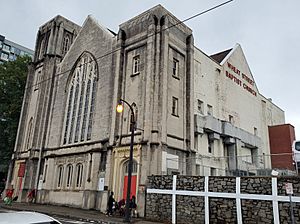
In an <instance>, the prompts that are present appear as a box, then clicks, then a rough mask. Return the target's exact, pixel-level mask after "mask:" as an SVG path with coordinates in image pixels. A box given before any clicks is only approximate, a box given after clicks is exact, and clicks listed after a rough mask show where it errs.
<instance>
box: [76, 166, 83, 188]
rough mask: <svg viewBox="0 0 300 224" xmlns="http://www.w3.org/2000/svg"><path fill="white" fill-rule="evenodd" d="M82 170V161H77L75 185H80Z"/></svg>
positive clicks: (78, 186)
mask: <svg viewBox="0 0 300 224" xmlns="http://www.w3.org/2000/svg"><path fill="white" fill-rule="evenodd" d="M82 172H83V165H82V163H78V164H77V165H76V187H77V188H80V187H82Z"/></svg>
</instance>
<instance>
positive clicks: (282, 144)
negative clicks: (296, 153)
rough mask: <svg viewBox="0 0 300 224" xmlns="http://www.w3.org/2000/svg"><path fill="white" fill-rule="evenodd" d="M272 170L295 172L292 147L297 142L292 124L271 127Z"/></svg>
mask: <svg viewBox="0 0 300 224" xmlns="http://www.w3.org/2000/svg"><path fill="white" fill-rule="evenodd" d="M269 140H270V150H271V154H272V157H271V160H272V168H274V169H279V170H295V165H294V160H293V151H292V145H293V142H294V141H295V130H294V127H293V126H292V125H290V124H282V125H274V126H270V127H269Z"/></svg>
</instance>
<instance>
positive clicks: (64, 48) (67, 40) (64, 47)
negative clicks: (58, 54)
mask: <svg viewBox="0 0 300 224" xmlns="http://www.w3.org/2000/svg"><path fill="white" fill-rule="evenodd" d="M70 45H71V38H70V35H69V34H65V36H64V39H63V45H62V55H65V54H66V53H67V51H68V50H69V48H70Z"/></svg>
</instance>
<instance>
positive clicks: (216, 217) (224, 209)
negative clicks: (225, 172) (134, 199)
mask: <svg viewBox="0 0 300 224" xmlns="http://www.w3.org/2000/svg"><path fill="white" fill-rule="evenodd" d="M172 182H173V181H172V176H150V177H148V184H147V188H148V189H161V190H162V189H165V190H171V189H172ZM285 183H293V189H294V196H299V194H300V185H299V183H300V178H299V177H279V178H277V187H278V189H277V191H278V195H280V196H286V193H285V188H284V187H283V186H284V184H285ZM208 186H209V187H208V189H209V192H222V193H236V178H234V177H209V182H208ZM176 190H178V191H180V190H187V191H202V192H203V191H204V177H195V176H177V180H176ZM240 192H241V193H242V194H258V195H271V194H272V178H271V177H241V181H240ZM204 205H205V202H204V197H203V196H188V195H176V223H187V222H188V223H204V222H205V210H204ZM236 206H237V205H236V199H235V198H222V197H213V196H212V197H209V223H237V209H236ZM293 206H294V217H295V223H298V222H300V214H299V209H300V203H294V205H293ZM278 207H279V218H280V223H290V221H291V215H290V204H289V203H288V202H280V201H279V202H278ZM146 211H147V212H146V218H148V219H150V220H156V221H161V222H167V223H168V222H171V221H172V195H170V194H159V193H148V194H147V197H146ZM241 216H242V220H243V223H274V222H273V219H274V218H273V205H272V201H270V200H269V201H268V200H263V199H261V200H259V199H258V200H251V199H242V200H241Z"/></svg>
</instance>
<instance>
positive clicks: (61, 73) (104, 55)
mask: <svg viewBox="0 0 300 224" xmlns="http://www.w3.org/2000/svg"><path fill="white" fill-rule="evenodd" d="M232 1H233V0H229V1H226V2H223V3H221V4H219V5H216V6H214V7H211V8H209V9H207V10H205V11H203V12H200V13H198V14H195V15H193V16H191V17H188V18H186V19H184V20H182V21H179V22H178V23H175V24H172V25H171V26H168V27H166V28H164V29H162V30H160V31H159V32H154V33H153V34H151V35H149V36H148V37H152V36H154V35H156V34H158V33H160V32H162V31H166V30H168V29H171V28H172V27H175V26H178V25H180V24H182V23H184V22H186V21H188V20H191V19H194V18H196V17H198V16H201V15H203V14H205V13H208V12H210V11H212V10H214V9H217V8H219V7H221V6H224V5H226V4H228V3H230V2H232ZM121 49H122V48H121V47H120V48H117V49H115V50H113V51H110V52H108V53H105V54H103V55H101V56H99V57H98V58H95V59H94V60H95V61H98V60H99V59H101V58H104V57H106V56H109V55H111V54H113V53H115V52H117V51H119V50H121ZM88 63H89V62H86V63H83V64H82V65H85V64H88ZM71 70H72V69H68V70H66V71H63V72H60V73H58V74H56V75H55V76H54V77H58V76H61V75H63V74H65V73H67V72H70V71H71ZM54 77H50V78H48V79H45V80H42V81H40V82H38V83H36V84H33V85H30V86H27V87H26V88H25V90H27V89H29V88H32V87H34V86H38V85H40V84H41V83H44V82H47V81H49V80H51V79H52V78H54Z"/></svg>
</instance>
